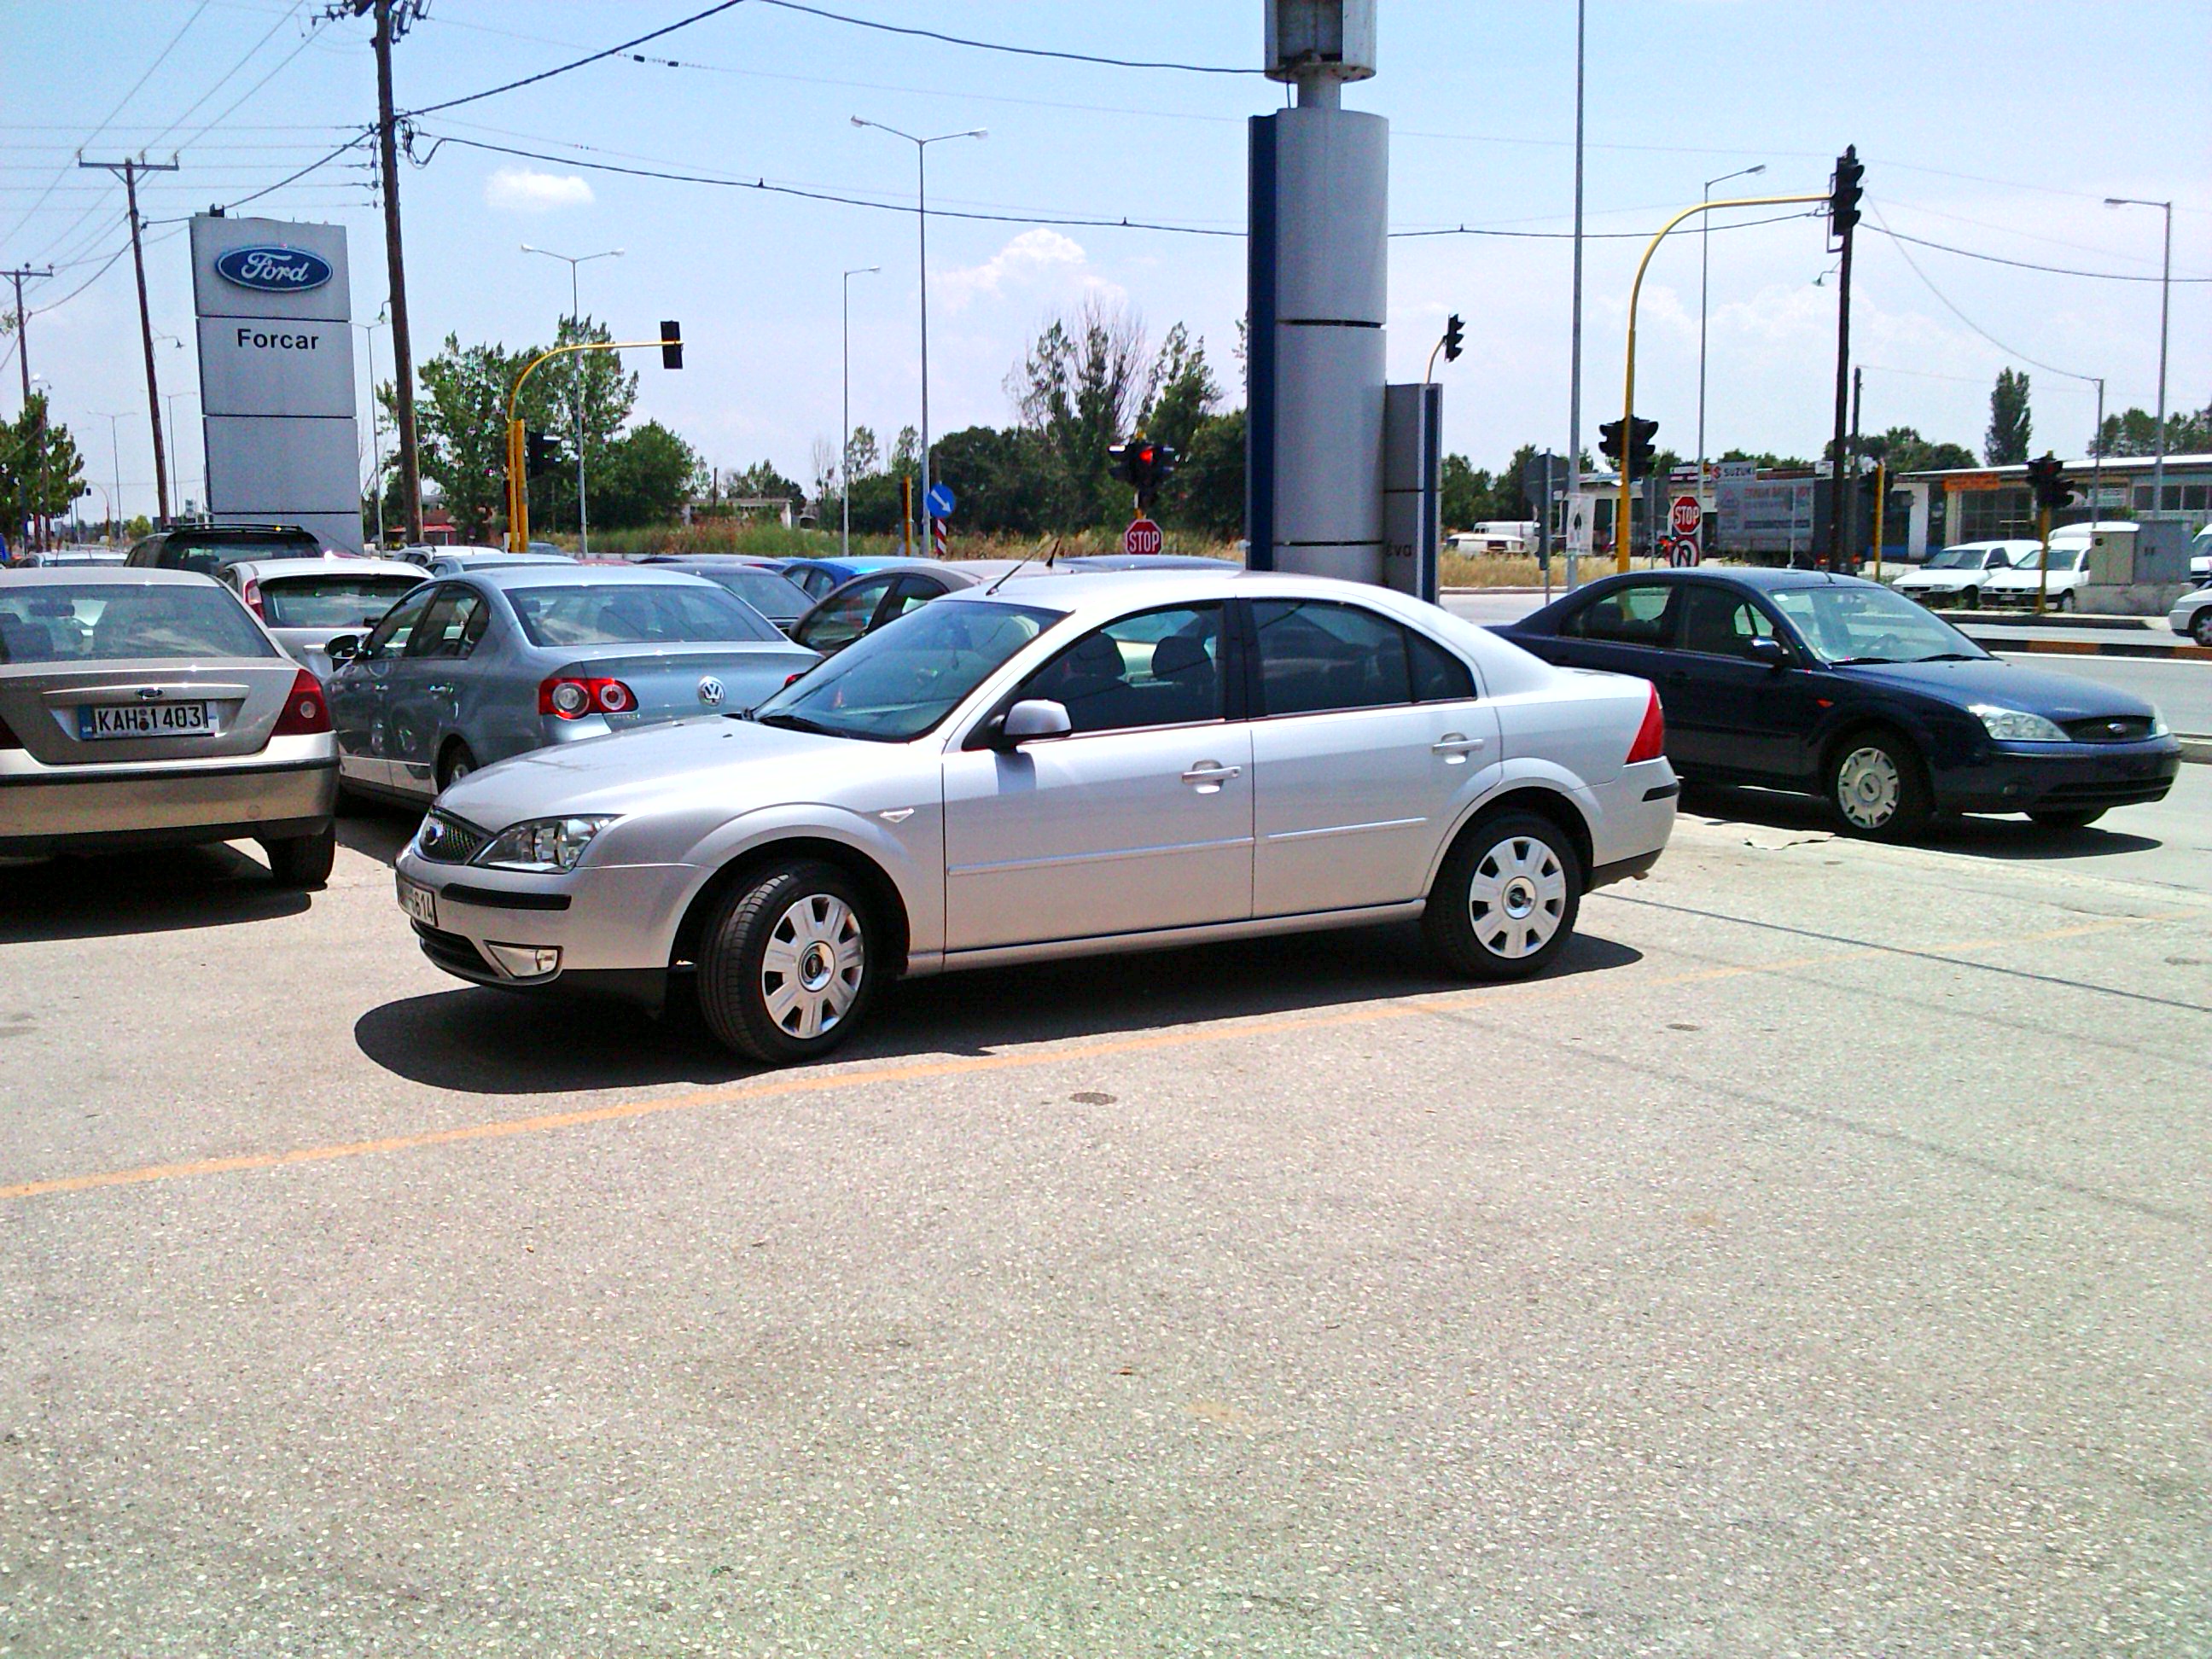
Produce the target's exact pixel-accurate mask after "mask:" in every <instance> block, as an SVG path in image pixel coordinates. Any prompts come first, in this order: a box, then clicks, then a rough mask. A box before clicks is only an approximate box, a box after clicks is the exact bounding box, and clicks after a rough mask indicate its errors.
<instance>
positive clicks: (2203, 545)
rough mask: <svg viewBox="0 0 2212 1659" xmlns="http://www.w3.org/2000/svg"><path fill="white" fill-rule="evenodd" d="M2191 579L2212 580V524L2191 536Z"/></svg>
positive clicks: (2199, 580)
mask: <svg viewBox="0 0 2212 1659" xmlns="http://www.w3.org/2000/svg"><path fill="white" fill-rule="evenodd" d="M2189 580H2191V581H2193V582H2212V524H2208V525H2206V526H2204V528H2203V529H2202V530H2200V531H2198V532H2197V533H2196V534H2195V535H2194V536H2191V538H2189Z"/></svg>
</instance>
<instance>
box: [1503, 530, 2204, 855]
mask: <svg viewBox="0 0 2212 1659" xmlns="http://www.w3.org/2000/svg"><path fill="white" fill-rule="evenodd" d="M1498 632H1499V633H1501V634H1503V635H1505V637H1507V638H1508V639H1510V640H1511V641H1514V643H1515V644H1516V645H1519V646H1521V647H1523V648H1525V649H1527V650H1528V651H1531V652H1534V653H1535V654H1536V655H1537V656H1540V657H1541V658H1543V659H1545V660H1546V661H1547V662H1553V663H1559V664H1560V665H1564V666H1569V667H1580V668H1602V669H1608V670H1611V671H1613V672H1616V673H1621V674H1636V675H1640V676H1641V677H1642V678H1645V679H1648V680H1650V682H1651V683H1652V684H1654V685H1656V686H1657V687H1658V688H1659V697H1660V702H1661V705H1662V708H1664V710H1665V713H1666V716H1667V755H1668V759H1669V760H1671V761H1673V762H1674V767H1675V769H1676V770H1677V771H1679V772H1680V773H1681V774H1682V775H1684V776H1685V777H1686V778H1690V779H1693V780H1696V779H1705V780H1710V781H1714V782H1717V783H1736V784H1752V785H1755V786H1758V787H1763V788H1769V789H1787V790H1791V791H1794V792H1796V793H1804V794H1818V795H1821V796H1825V797H1826V799H1827V800H1828V801H1829V802H1830V803H1831V804H1832V805H1833V806H1834V807H1835V809H1836V810H1837V811H1838V813H1840V814H1841V815H1842V817H1843V819H1844V824H1845V825H1846V826H1847V827H1848V828H1849V829H1850V830H1851V831H1852V832H1853V833H1855V834H1858V835H1863V836H1882V837H1894V836H1903V835H1905V834H1908V833H1910V832H1911V830H1912V829H1915V828H1916V827H1917V825H1918V824H1920V823H1922V822H1923V820H1925V819H1926V818H1927V817H1928V816H1929V814H1930V813H1931V812H2025V813H2027V815H2028V817H2031V818H2033V819H2034V820H2035V821H2036V822H2037V823H2045V824H2051V825H2056V826H2063V827H2067V828H2076V827H2079V826H2081V825H2083V824H2087V823H2093V822H2094V821H2095V820H2096V819H2097V818H2098V817H2101V816H2102V815H2103V814H2104V813H2105V811H2106V810H2107V809H2109V808H2112V807H2114V806H2127V805H2134V804H2136V803H2138V802H2142V801H2154V800H2157V799H2160V798H2161V797H2163V796H2164V795H2165V793H2166V791H2167V790H2168V789H2170V788H2172V787H2173V780H2174V775H2175V774H2176V773H2177V772H2178V771H2179V769H2180V765H2181V745H2180V744H2179V743H2178V742H2176V741H2175V740H2174V738H2173V737H2172V734H2171V733H2169V732H2167V730H2166V723H2165V721H2163V720H2160V718H2159V714H2158V710H2157V709H2155V708H2153V707H2152V706H2151V705H2150V704H2149V703H2148V702H2143V701H2142V699H2141V698H2140V697H2133V696H2129V695H2128V694H2127V693H2126V692H2124V691H2116V690H2112V689H2111V688H2109V687H2106V686H2102V685H2099V684H2095V683H2094V682H2093V681H2089V680H2080V679H2073V678H2067V677H2064V676H2061V675H2057V674H2046V673H2039V672H2038V671H2036V670H2034V669H2033V668H2024V667H2021V666H2019V665H2016V664H2014V663H2009V662H2005V661H2002V660H2001V659H1998V658H1996V657H1992V656H1991V655H1990V653H1988V652H1986V651H1984V650H1983V649H1982V648H1981V647H1979V646H1978V645H1976V644H1975V643H1974V642H1973V641H1972V640H1969V639H1968V638H1967V637H1966V635H1963V634H1961V633H1960V632H1959V630H1958V629H1955V628H1953V627H1952V626H1951V625H1950V624H1949V623H1946V622H1942V621H1941V620H1939V619H1938V618H1936V617H1931V616H1929V614H1928V612H1927V611H1923V610H1922V609H1921V608H1920V607H1919V606H1918V605H1915V604H1913V603H1912V602H1911V600H1909V599H1902V598H1900V597H1899V596H1898V595H1897V594H1895V593H1893V592H1890V591H1889V590H1888V589H1887V588H1886V587H1881V586H1877V585H1876V584H1875V583H1873V582H1868V581H1861V580H1858V579H1857V578H1856V577H1851V576H1831V575H1828V574H1825V573H1823V572H1820V571H1813V570H1719V569H1700V570H1655V571H1645V572H1638V573H1634V574H1629V575H1625V576H1609V577H1607V578H1606V579H1605V580H1602V581H1597V582H1592V583H1591V584H1589V586H1586V587H1582V588H1578V589H1577V590H1576V591H1575V592H1572V593H1570V594H1568V595H1567V596H1566V597H1565V599H1560V600H1559V601H1557V602H1556V603H1554V604H1552V605H1546V606H1545V607H1544V608H1543V609H1542V610H1541V611H1536V612H1534V614H1533V615H1530V616H1528V617H1523V618H1522V620H1521V621H1520V622H1518V623H1514V624H1512V625H1510V627H1504V628H1501V629H1498Z"/></svg>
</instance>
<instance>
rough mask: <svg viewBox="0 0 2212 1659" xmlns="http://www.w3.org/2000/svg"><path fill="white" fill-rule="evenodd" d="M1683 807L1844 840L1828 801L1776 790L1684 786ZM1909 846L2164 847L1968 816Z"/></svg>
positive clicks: (2011, 853) (1998, 853) (1963, 852)
mask: <svg viewBox="0 0 2212 1659" xmlns="http://www.w3.org/2000/svg"><path fill="white" fill-rule="evenodd" d="M1681 808H1682V811H1683V812H1684V813H1685V814H1687V815H1690V816H1692V817H1702V818H1711V819H1712V820H1714V821H1715V822H1717V823H1753V824H1759V825H1762V826H1764V827H1765V828H1766V829H1788V830H1795V831H1798V832H1800V833H1802V834H1806V835H1832V836H1842V835H1843V833H1844V832H1843V829H1842V827H1841V825H1840V823H1839V822H1838V819H1837V817H1836V815H1835V814H1834V813H1832V812H1831V811H1829V810H1828V807H1827V804H1826V802H1824V801H1819V800H1815V799H1813V798H1812V797H1811V796H1809V795H1785V794H1781V793H1777V792H1776V791H1774V790H1771V789H1735V788H1730V787H1727V786H1726V785H1723V784H1715V783H1693V784H1685V785H1684V786H1683V787H1682V799H1681ZM2118 810H2124V809H2118ZM1908 844H1909V845H1911V846H1914V847H1919V848H1926V849H1927V850H1929V851H1930V852H1936V853H1956V854H1960V856H1962V857H1965V858H1978V859H2003V860H2013V861H2022V860H2048V859H2087V858H2109V857H2111V856H2112V854H2116V853H2142V852H2148V851H2150V850H2152V849H2153V848H2158V847H2161V846H2163V845H2165V843H2164V842H2160V841H2159V840H2157V839H2156V838H2155V837H2154V836H2138V835H2134V834H2131V833H2130V832H2129V831H2127V830H2125V829H2106V827H2105V825H2104V824H2102V823H2093V824H2091V825H2089V826H2088V827H2087V828H2086V829H2051V828H2048V827H2047V826H2045V825H2043V824H2040V823H2031V822H2029V821H2028V820H2027V818H2024V817H2001V818H1999V817H1937V818H1935V819H1933V820H1931V821H1930V822H1929V823H1928V824H1927V825H1926V826H1925V827H1924V828H1923V829H1922V830H1921V831H1920V833H1919V834H1918V835H1917V836H1913V837H1912V839H1911V842H1909V843H1908Z"/></svg>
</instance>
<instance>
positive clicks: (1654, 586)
mask: <svg viewBox="0 0 2212 1659" xmlns="http://www.w3.org/2000/svg"><path fill="white" fill-rule="evenodd" d="M1674 593H1675V589H1674V585H1673V584H1672V583H1669V582H1631V583H1629V584H1628V585H1627V586H1625V587H1616V588H1614V589H1613V590H1612V591H1611V592H1606V593H1601V594H1600V595H1598V597H1597V598H1596V599H1592V600H1591V601H1590V602H1589V604H1588V605H1584V606H1583V608H1582V609H1581V610H1580V611H1577V612H1575V614H1574V615H1573V616H1571V617H1569V618H1567V621H1566V623H1565V624H1564V625H1563V626H1562V627H1561V628H1560V629H1559V631H1560V632H1561V633H1562V634H1566V635H1573V636H1577V637H1579V638H1582V639H1586V640H1609V641H1613V642H1614V643H1616V644H1620V645H1650V646H1663V645H1665V644H1666V643H1668V641H1669V640H1670V639H1671V638H1672V637H1673V635H1674V617H1673V615H1672V611H1673V609H1674Z"/></svg>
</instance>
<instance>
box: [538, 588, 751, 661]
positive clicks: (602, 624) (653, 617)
mask: <svg viewBox="0 0 2212 1659" xmlns="http://www.w3.org/2000/svg"><path fill="white" fill-rule="evenodd" d="M507 603H508V604H510V605H513V607H514V614H515V616H516V617H518V618H520V621H521V623H522V631H523V632H524V633H525V634H526V635H529V637H530V642H531V643H532V645H544V646H571V645H708V644H720V643H724V642H726V641H732V640H781V638H782V637H783V635H781V634H779V633H777V632H776V631H775V624H774V623H771V622H769V619H768V618H767V617H763V616H762V615H761V614H760V612H759V611H756V610H754V609H753V608H752V607H751V606H750V605H747V604H745V603H744V601H743V600H742V599H732V598H731V597H730V595H729V594H727V593H726V592H723V591H722V590H721V589H720V588H719V587H714V586H709V585H708V584H707V583H704V582H701V583H698V584H696V585H694V584H692V583H689V582H687V583H684V584H683V585H682V586H678V584H676V583H674V582H665V583H653V584H647V583H644V582H564V583H562V584H561V585H559V586H553V585H551V584H548V585H546V586H543V587H535V586H533V587H510V588H508V589H507Z"/></svg>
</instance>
